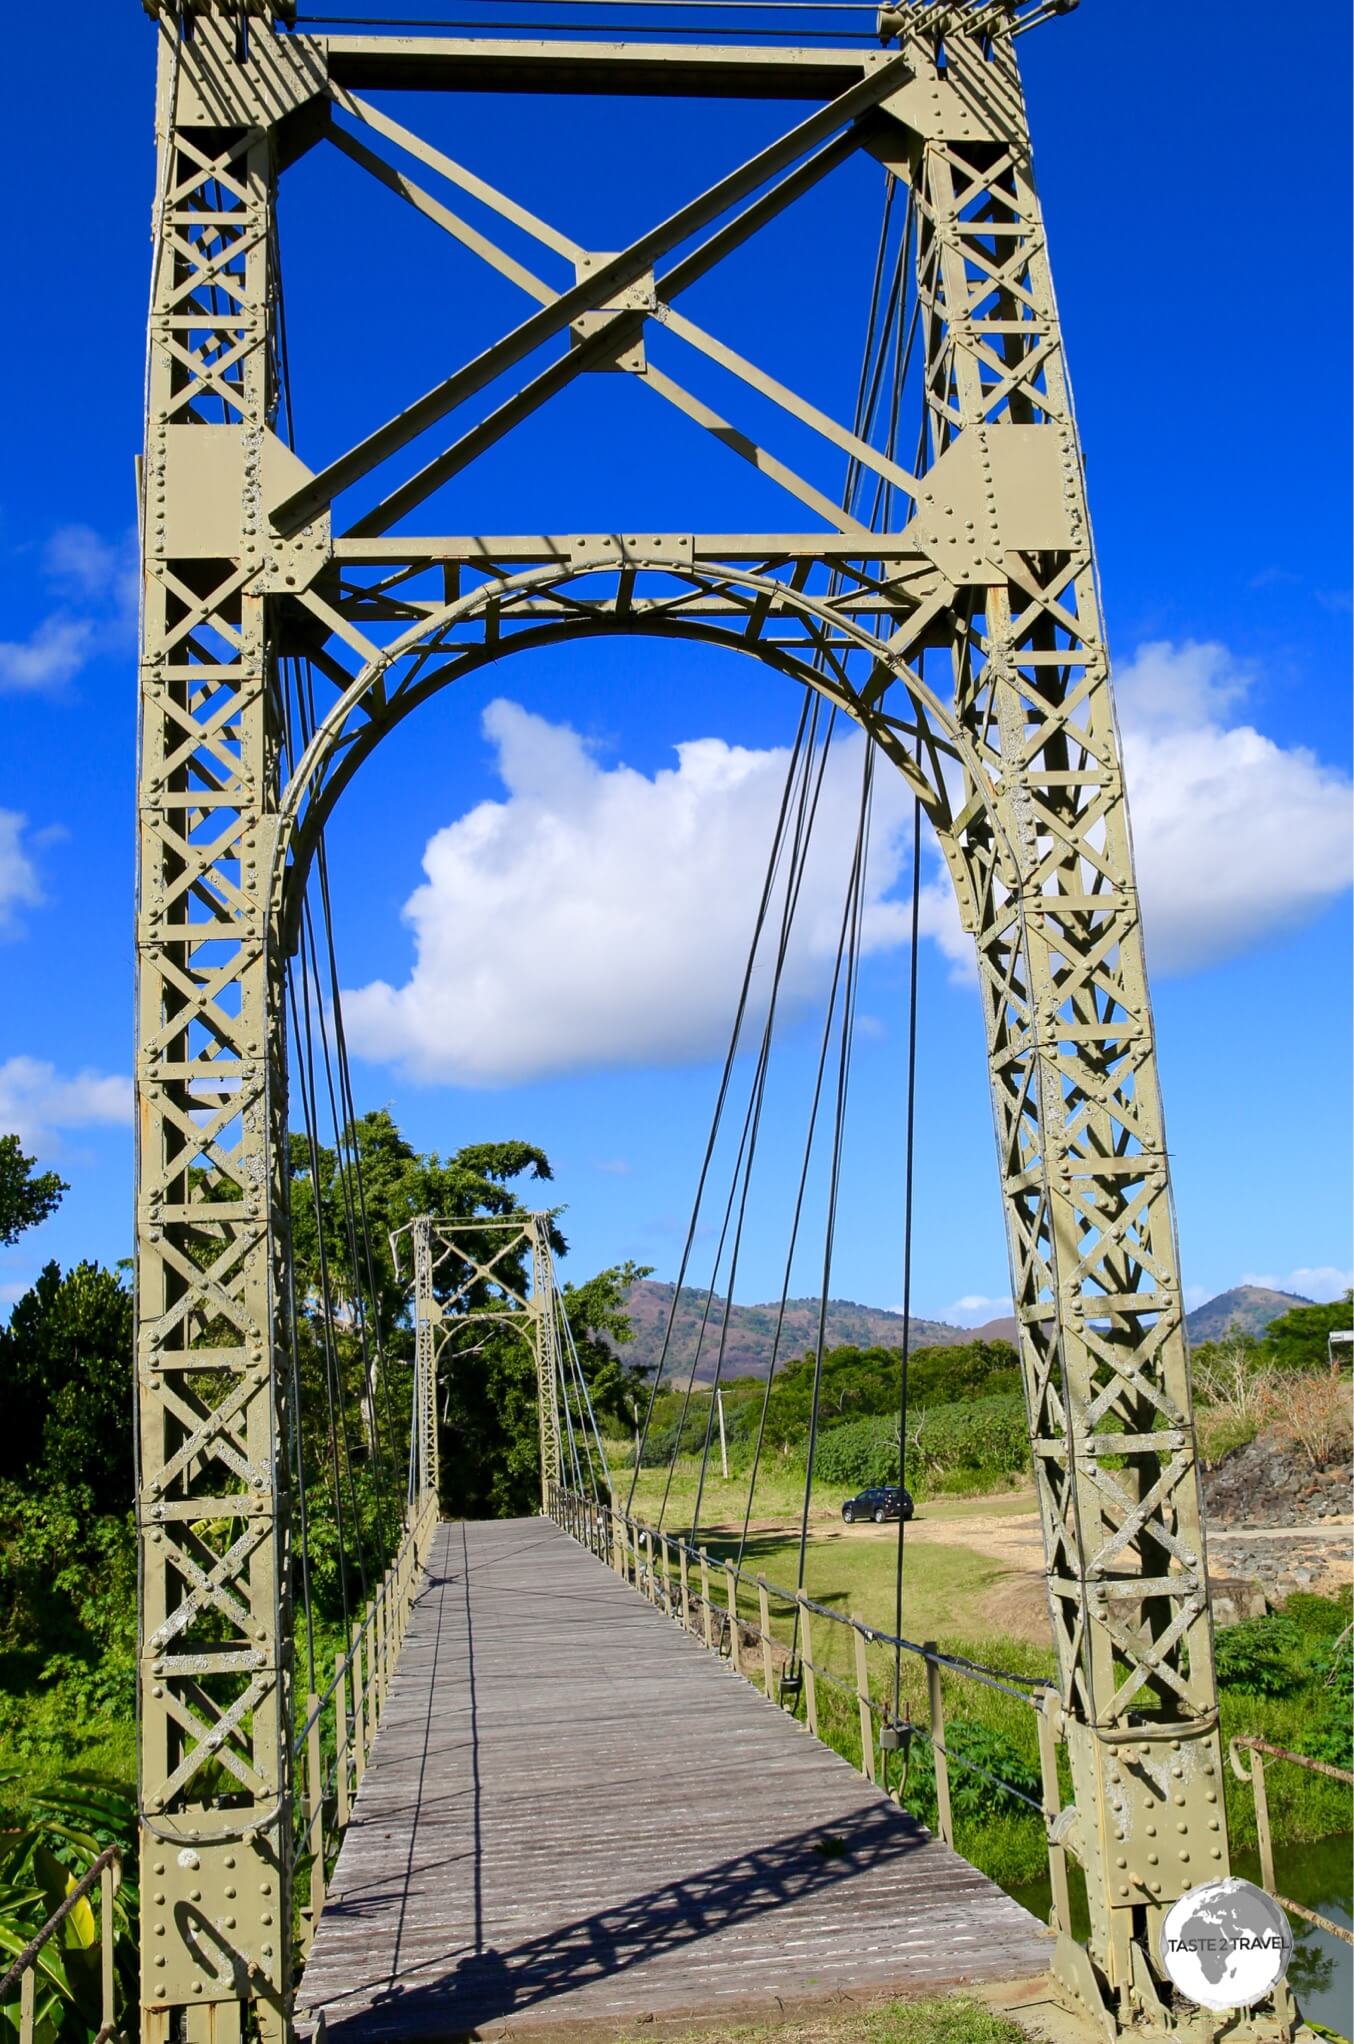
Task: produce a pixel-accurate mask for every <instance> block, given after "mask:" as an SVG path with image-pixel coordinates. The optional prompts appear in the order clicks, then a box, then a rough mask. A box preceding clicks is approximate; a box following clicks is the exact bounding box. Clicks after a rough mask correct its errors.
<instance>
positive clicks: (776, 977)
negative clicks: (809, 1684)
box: [657, 690, 827, 1531]
mask: <svg viewBox="0 0 1354 2044" xmlns="http://www.w3.org/2000/svg"><path fill="white" fill-rule="evenodd" d="M805 703H806V705H807V706H810V708H809V719H808V724H807V727H805V725H804V724H803V721H802V720H801V727H800V729H801V734H802V735H803V737H804V750H803V754H802V762H803V774H802V784H801V791H800V800H799V806H798V811H797V815H796V822H795V831H794V836H793V838H792V840H791V850H790V858H789V861H788V862H787V870H786V903H785V910H784V911H783V913H782V939H781V943H780V946H779V948H778V952H777V956H776V960H775V965H774V970H773V977H772V985H771V992H770V998H769V1001H768V1005H767V1014H766V1020H765V1023H764V1025H763V1029H762V1039H761V1045H760V1050H759V1054H758V1061H757V1069H756V1075H755V1077H754V1081H753V1086H752V1091H751V1094H750V1097H749V1100H748V1106H747V1110H746V1112H745V1114H744V1116H743V1127H742V1131H741V1134H740V1136H739V1141H738V1151H737V1155H736V1156H735V1159H734V1167H733V1174H732V1178H731V1180H730V1186H729V1196H728V1199H727V1200H726V1201H725V1205H724V1219H723V1223H722V1225H721V1228H720V1233H719V1240H718V1243H717V1245H716V1248H715V1256H714V1267H713V1269H712V1270H711V1273H710V1283H709V1285H708V1287H707V1288H706V1293H705V1305H704V1308H703V1311H702V1314H701V1324H700V1329H699V1332H698V1335H697V1339H696V1348H695V1354H694V1355H693V1357H692V1361H691V1370H690V1373H689V1375H688V1377H687V1383H686V1391H685V1394H684V1396H683V1399H682V1410H681V1416H680V1418H679V1420H678V1422H677V1430H676V1433H675V1434H674V1436H673V1445H672V1453H671V1454H670V1455H669V1457H668V1468H667V1478H666V1481H665V1483H664V1486H663V1497H662V1502H661V1504H660V1506H659V1512H658V1521H657V1524H658V1529H659V1530H660V1531H661V1530H662V1526H663V1521H664V1517H665V1515H666V1512H667V1505H668V1494H669V1489H670V1487H671V1483H672V1477H673V1472H674V1470H675V1469H676V1466H677V1457H678V1455H679V1453H680V1451H681V1444H682V1436H683V1433H684V1431H685V1427H686V1418H687V1413H688V1411H689V1409H690V1404H691V1395H692V1392H693V1390H694V1389H695V1378H696V1369H697V1366H698V1365H699V1362H700V1356H701V1350H702V1348H703V1347H704V1345H705V1335H706V1331H707V1329H708V1327H709V1322H710V1311H711V1307H712V1305H713V1303H714V1299H715V1297H716V1289H715V1288H716V1286H717V1284H718V1281H719V1271H720V1266H721V1264H722V1263H723V1260H724V1246H725V1243H726V1242H727V1240H728V1235H729V1224H730V1221H731V1220H732V1218H733V1213H734V1208H735V1204H736V1203H737V1200H738V1184H739V1178H740V1174H742V1176H743V1198H742V1204H741V1205H740V1206H739V1211H738V1227H737V1232H736V1235H735V1243H737V1242H738V1241H739V1240H741V1235H742V1226H743V1209H744V1208H745V1207H746V1202H747V1190H748V1179H749V1176H750V1173H751V1168H752V1154H753V1152H755V1149H756V1143H757V1130H758V1125H759V1122H760V1114H761V1093H762V1091H763V1090H764V1088H765V1083H766V1068H767V1060H768V1056H769V1052H770V1045H771V1033H772V1030H773V1028H774V1023H775V1009H776V1000H777V997H778V994H779V990H780V979H781V972H782V969H783V967H784V963H785V950H786V944H787V942H788V935H789V925H788V922H787V920H786V917H787V915H788V917H789V918H790V919H791V920H792V919H793V914H794V904H795V903H796V902H797V900H798V895H799V887H800V884H801V882H802V877H803V860H804V857H805V855H806V852H807V840H806V839H805V838H804V835H803V831H802V822H803V805H804V796H805V794H806V793H807V790H808V787H809V785H810V774H811V770H812V766H813V756H814V754H813V741H814V736H815V733H816V731H817V725H818V714H819V711H818V698H817V697H816V696H815V695H812V692H811V691H808V690H806V691H805ZM826 762H827V747H826V745H825V746H824V748H823V753H822V757H821V762H820V767H819V781H818V785H819V786H820V787H821V781H822V773H823V771H824V770H825V768H826ZM796 778H798V776H796ZM816 807H817V799H816V794H815V801H814V808H815V809H816ZM781 821H782V823H783V821H784V814H783V812H782V819H781ZM783 851H784V841H783V838H782V841H781V844H780V845H779V846H777V847H776V848H775V864H776V865H777V866H778V865H779V862H780V858H781V856H782V854H783ZM761 934H762V931H761V930H760V929H759V930H758V932H757V936H756V938H755V939H754V948H753V953H752V956H753V958H755V956H756V952H757V949H758V948H759V947H760V938H761ZM745 1163H746V1171H745V1170H744V1166H745ZM736 1270H737V1249H736V1247H735V1253H734V1265H733V1269H732V1271H731V1273H730V1278H729V1298H728V1301H727V1303H726V1307H725V1311H724V1314H723V1318H722V1320H721V1323H720V1345H719V1359H718V1362H717V1364H716V1372H715V1389H717V1388H718V1382H719V1374H720V1369H721V1367H722V1363H723V1357H724V1351H725V1345H726V1343H727V1340H728V1329H729V1309H730V1307H731V1306H732V1303H733V1278H734V1276H735V1275H736ZM677 1303H678V1302H674V1317H675V1307H676V1304H677ZM714 1397H715V1390H714V1389H712V1391H711V1403H710V1409H709V1412H708V1413H707V1415H706V1427H705V1442H704V1452H703V1456H702V1467H701V1476H700V1482H699V1485H698V1488H697V1495H696V1506H697V1513H699V1506H700V1503H701V1498H702V1495H703V1493H704V1488H705V1465H706V1463H707V1462H708V1459H709V1452H710V1429H711V1425H712V1423H713V1419H714Z"/></svg>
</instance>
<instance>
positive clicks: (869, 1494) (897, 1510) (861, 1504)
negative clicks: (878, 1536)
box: [842, 1483, 913, 1526]
mask: <svg viewBox="0 0 1354 2044" xmlns="http://www.w3.org/2000/svg"><path fill="white" fill-rule="evenodd" d="M912 1509H913V1507H912V1498H911V1495H910V1494H909V1492H907V1491H905V1490H899V1488H898V1486H897V1484H896V1483H889V1484H880V1485H879V1486H878V1487H877V1488H875V1489H873V1490H863V1491H861V1492H860V1494H859V1495H858V1496H857V1497H853V1498H848V1499H847V1500H846V1503H845V1504H844V1505H843V1506H842V1517H843V1518H844V1519H845V1521H846V1523H847V1525H848V1526H853V1525H854V1524H855V1522H856V1520H857V1519H873V1520H874V1522H875V1525H876V1526H882V1525H883V1523H884V1521H885V1519H910V1518H911V1517H912Z"/></svg>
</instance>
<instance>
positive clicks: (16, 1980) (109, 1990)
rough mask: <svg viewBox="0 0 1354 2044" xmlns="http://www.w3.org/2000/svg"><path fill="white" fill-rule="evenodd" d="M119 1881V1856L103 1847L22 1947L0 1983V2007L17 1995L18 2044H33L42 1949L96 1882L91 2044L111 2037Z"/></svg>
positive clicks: (114, 1848) (103, 2043) (112, 1847)
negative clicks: (95, 2026) (96, 1989)
mask: <svg viewBox="0 0 1354 2044" xmlns="http://www.w3.org/2000/svg"><path fill="white" fill-rule="evenodd" d="M121 1878H122V1854H121V1853H120V1852H119V1850H118V1848H117V1846H115V1845H108V1846H105V1847H104V1849H103V1851H102V1852H101V1853H100V1854H99V1856H98V1858H97V1859H96V1860H94V1861H92V1862H91V1864H90V1866H89V1868H88V1871H87V1872H86V1873H84V1874H82V1875H81V1877H80V1879H79V1880H78V1881H77V1882H76V1884H75V1886H74V1887H73V1888H72V1889H71V1891H70V1893H69V1894H68V1895H67V1896H66V1898H65V1900H64V1902H62V1903H61V1905H60V1907H59V1908H58V1909H56V1910H54V1911H53V1913H52V1914H51V1915H50V1916H49V1917H48V1919H47V1921H46V1923H44V1925H43V1926H42V1929H41V1930H40V1931H39V1932H38V1933H37V1935H36V1936H35V1937H34V1938H32V1939H31V1940H30V1941H29V1943H28V1944H26V1945H25V1946H24V1948H23V1950H22V1951H21V1952H20V1954H19V1956H18V1958H17V1959H16V1960H15V1961H14V1964H13V1965H12V1966H11V1967H10V1969H9V1971H8V1973H6V1974H5V1976H4V1978H3V1979H0V2004H2V2003H4V2002H6V2001H7V2000H8V1999H9V1997H10V1995H11V1994H12V1992H13V1991H14V1989H15V1987H16V1986H17V1987H18V1989H19V1994H20V2006H19V2040H20V2044H33V2032H34V2030H35V2028H36V2023H37V1963H38V1960H39V1958H40V1957H41V1956H42V1953H43V1950H44V1948H45V1947H46V1946H47V1945H48V1944H49V1943H50V1941H51V1940H52V1938H54V1937H55V1936H56V1933H57V1932H58V1931H59V1930H60V1928H61V1926H62V1924H63V1923H64V1922H65V1921H66V1918H67V1917H68V1916H69V1915H70V1913H71V1911H72V1910H73V1909H74V1908H75V1906H76V1904H77V1902H82V1901H83V1900H84V1898H85V1896H86V1895H88V1893H89V1892H90V1890H91V1888H92V1887H93V1886H94V1884H95V1882H96V1881H97V1882H98V1884H99V1958H100V1962H101V1963H100V1983H99V1986H100V1993H99V2033H98V2036H97V2037H96V2038H95V2040H94V2044H107V2040H108V2039H110V2038H111V2037H113V2035H114V2034H115V2021H114V2018H115V2010H114V1979H113V1897H114V1895H115V1894H116V1893H117V1889H118V1883H119V1882H120V1880H121Z"/></svg>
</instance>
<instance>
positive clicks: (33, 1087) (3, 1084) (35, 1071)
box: [0, 1057, 132, 1147]
mask: <svg viewBox="0 0 1354 2044" xmlns="http://www.w3.org/2000/svg"><path fill="white" fill-rule="evenodd" d="M131 1118H132V1082H131V1080H130V1079H129V1078H127V1077H124V1076H123V1075H121V1074H118V1073H108V1072H95V1071H90V1070H85V1071H80V1072H76V1073H74V1074H73V1075H72V1076H70V1077H68V1078H67V1077H63V1076H62V1075H61V1073H59V1072H58V1071H57V1069H56V1067H55V1065H52V1064H49V1063H48V1062H47V1061H46V1060H45V1059H43V1058H34V1057H11V1058H6V1059H5V1060H4V1061H3V1063H0V1133H3V1134H5V1135H17V1136H18V1137H20V1139H21V1140H22V1141H23V1142H25V1143H27V1144H30V1145H34V1146H37V1147H43V1146H50V1144H51V1140H52V1138H53V1136H54V1135H55V1134H56V1133H57V1132H59V1131H60V1130H63V1129H78V1128H96V1127H104V1128H116V1127H122V1126H124V1125H126V1124H127V1123H129V1122H130V1121H131Z"/></svg>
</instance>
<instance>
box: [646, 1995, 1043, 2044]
mask: <svg viewBox="0 0 1354 2044" xmlns="http://www.w3.org/2000/svg"><path fill="white" fill-rule="evenodd" d="M646 2035H647V2036H649V2037H652V2036H653V2031H652V2029H649V2030H647V2031H644V2030H641V2031H635V2032H633V2033H632V2034H631V2036H630V2037H629V2038H627V2039H624V2040H623V2044H638V2039H639V2038H640V2037H643V2036H646ZM665 2038H666V2044H773V2040H774V2044H1025V2039H1026V2032H1025V2031H1023V2030H1020V2029H1018V2028H1017V2027H1016V2025H1015V2024H1014V2023H1013V2022H1011V2020H1010V2019H1009V2017H1007V2016H1004V2015H999V2014H998V2013H997V2012H996V2010H994V2009H990V2008H988V2007H987V2006H986V2004H985V2003H983V2002H980V2001H975V2000H974V1999H973V1998H972V1996H970V1995H967V1994H956V1995H933V1996H930V1997H928V1999H927V2000H925V2001H891V2002H886V2003H884V2004H883V2006H882V2007H880V2008H873V2009H858V2010H852V2011H851V2012H849V2013H846V2014H839V2015H835V2016H825V2017H823V2018H820V2019H819V2020H818V2021H816V2022H808V2021H802V2022H794V2021H790V2022H780V2023H765V2024H763V2023H756V2024H752V2023H750V2024H747V2025H746V2026H743V2027H738V2028H733V2027H719V2028H715V2029H705V2028H702V2029H700V2030H690V2031H687V2032H685V2033H683V2034H681V2035H679V2036H677V2037H675V2038H674V2037H672V2036H671V2034H670V2033H666V2032H665Z"/></svg>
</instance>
